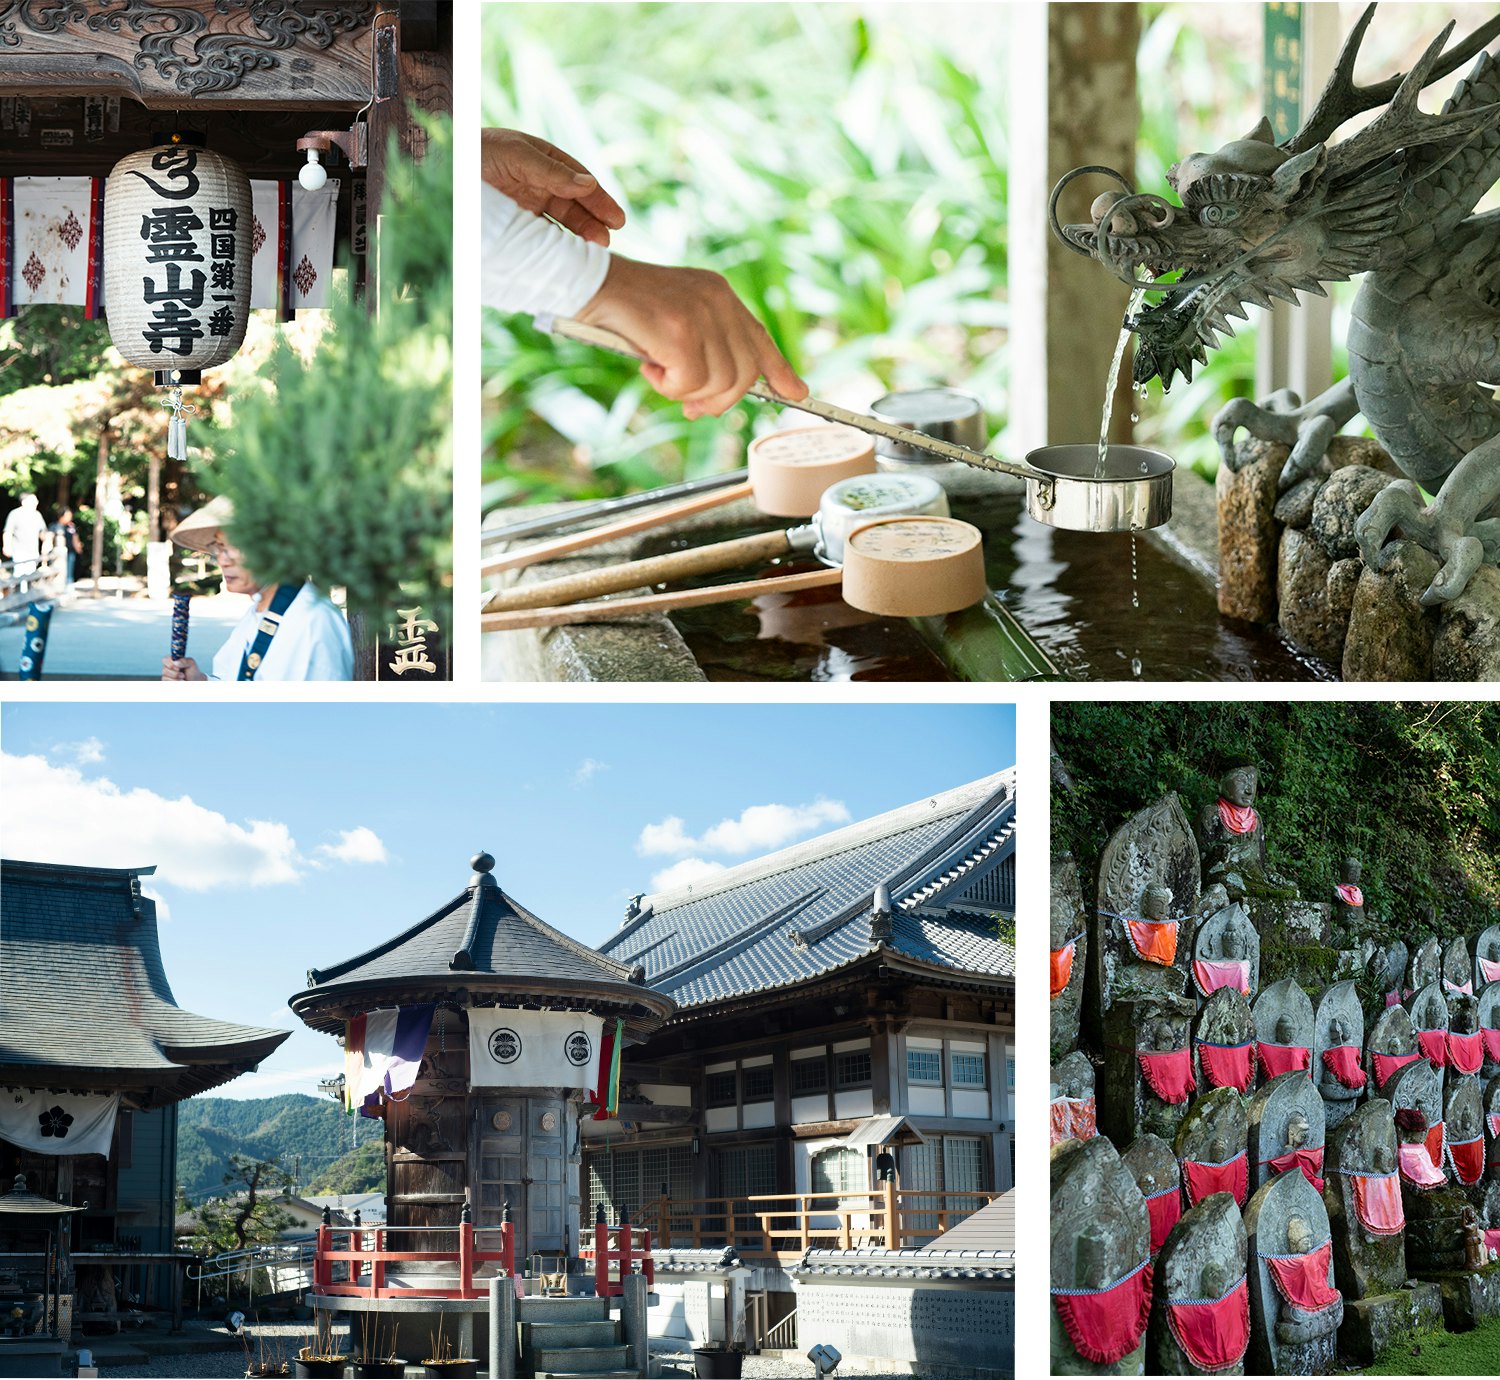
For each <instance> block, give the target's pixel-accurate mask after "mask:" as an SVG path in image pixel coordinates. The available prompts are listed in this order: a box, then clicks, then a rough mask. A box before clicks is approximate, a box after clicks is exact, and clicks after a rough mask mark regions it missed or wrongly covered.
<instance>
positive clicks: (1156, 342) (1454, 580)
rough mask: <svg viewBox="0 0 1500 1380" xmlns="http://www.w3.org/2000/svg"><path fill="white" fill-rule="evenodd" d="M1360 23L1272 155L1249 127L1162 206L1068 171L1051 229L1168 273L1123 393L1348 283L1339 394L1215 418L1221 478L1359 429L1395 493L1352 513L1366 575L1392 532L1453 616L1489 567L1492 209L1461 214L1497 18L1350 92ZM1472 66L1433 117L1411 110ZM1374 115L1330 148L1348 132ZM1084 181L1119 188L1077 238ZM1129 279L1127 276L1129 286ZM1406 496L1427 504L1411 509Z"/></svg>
mask: <svg viewBox="0 0 1500 1380" xmlns="http://www.w3.org/2000/svg"><path fill="white" fill-rule="evenodd" d="M1374 12H1375V6H1374V5H1373V4H1372V5H1370V6H1369V7H1368V8H1367V9H1366V10H1365V12H1364V14H1363V16H1362V17H1361V18H1360V21H1359V23H1358V24H1357V25H1356V26H1355V28H1354V30H1353V32H1352V33H1351V34H1350V35H1349V38H1348V40H1347V41H1346V42H1345V44H1344V48H1343V51H1342V52H1341V53H1340V55H1339V60H1338V64H1337V66H1336V68H1335V70H1334V73H1333V76H1332V77H1331V78H1330V79H1329V82H1328V85H1327V87H1326V88H1325V90H1324V92H1323V94H1322V96H1321V97H1320V98H1319V100H1318V103H1317V106H1316V108H1315V109H1314V110H1313V112H1312V114H1311V116H1310V117H1309V118H1308V120H1307V122H1306V124H1305V125H1304V126H1303V128H1302V129H1300V130H1299V131H1298V132H1297V133H1296V134H1294V135H1293V136H1292V137H1291V138H1290V139H1288V140H1286V141H1285V142H1284V143H1282V144H1277V143H1276V141H1275V139H1274V136H1273V134H1272V131H1271V126H1270V122H1269V121H1266V120H1263V121H1262V122H1261V124H1260V125H1259V127H1258V128H1256V129H1255V130H1254V131H1253V132H1252V133H1251V134H1250V135H1248V136H1247V137H1246V138H1244V139H1238V140H1235V141H1234V142H1233V143H1229V144H1226V145H1225V146H1224V147H1223V148H1221V149H1219V150H1217V151H1216V152H1214V153H1194V154H1192V155H1191V156H1190V157H1188V158H1184V159H1183V160H1182V161H1181V162H1180V163H1177V164H1176V165H1174V166H1173V167H1172V168H1171V169H1170V170H1169V171H1168V173H1167V181H1168V183H1169V184H1170V185H1171V188H1172V190H1173V191H1174V192H1176V194H1177V196H1178V198H1179V200H1180V202H1181V204H1180V205H1176V204H1173V203H1172V202H1171V201H1169V200H1168V199H1167V198H1165V197H1162V196H1157V195H1155V194H1153V193H1149V192H1137V191H1135V190H1134V189H1133V187H1132V186H1131V184H1130V183H1129V182H1128V181H1127V180H1126V179H1125V178H1124V177H1122V176H1121V175H1120V174H1119V173H1118V172H1116V171H1114V170H1113V169H1110V168H1100V167H1088V168H1077V169H1074V171H1072V172H1070V173H1068V174H1067V176H1065V177H1064V178H1063V179H1062V181H1060V182H1059V183H1058V185H1057V187H1056V188H1055V189H1054V191H1053V193H1052V201H1051V207H1050V212H1049V214H1050V218H1051V222H1052V228H1053V230H1054V232H1055V233H1056V234H1057V235H1058V236H1059V237H1060V238H1061V239H1062V240H1063V241H1064V243H1066V244H1067V245H1068V246H1069V247H1070V248H1071V249H1073V250H1075V251H1076V252H1077V253H1080V254H1084V255H1087V256H1089V257H1091V258H1094V259H1097V260H1098V261H1099V262H1100V263H1101V264H1103V265H1104V266H1105V267H1106V268H1108V269H1109V270H1110V271H1111V272H1112V273H1113V274H1114V275H1115V276H1117V277H1119V278H1122V279H1123V280H1124V281H1126V282H1128V283H1130V284H1131V286H1132V287H1136V288H1140V287H1144V286H1146V285H1147V283H1149V282H1150V281H1151V280H1152V279H1157V278H1160V277H1162V276H1163V275H1165V274H1170V273H1173V272H1175V273H1177V275H1178V276H1177V278H1176V279H1175V280H1174V281H1172V282H1169V283H1164V284H1163V285H1162V286H1161V287H1159V288H1156V289H1154V291H1155V292H1160V293H1163V294H1164V295H1163V296H1162V297H1161V299H1160V301H1159V302H1157V304H1156V305H1154V306H1151V307H1148V308H1147V309H1146V310H1144V311H1142V312H1140V313H1139V314H1138V315H1137V316H1136V317H1134V318H1133V319H1132V320H1131V321H1129V322H1128V324H1129V325H1130V326H1131V328H1132V329H1133V330H1134V331H1135V333H1136V337H1137V344H1136V355H1135V367H1134V376H1135V380H1136V382H1137V383H1146V382H1149V381H1150V380H1151V379H1153V378H1157V377H1160V379H1161V380H1162V385H1163V387H1164V388H1165V387H1170V386H1171V383H1172V380H1173V379H1174V377H1175V376H1176V375H1177V374H1179V373H1181V374H1182V375H1183V376H1184V377H1185V378H1188V379H1191V377H1192V373H1193V361H1194V360H1197V361H1198V362H1200V363H1202V362H1204V360H1205V359H1206V351H1207V350H1210V349H1213V348H1215V347H1216V346H1217V345H1218V343H1219V337H1220V336H1221V335H1227V334H1230V333H1232V327H1231V325H1230V322H1229V318H1230V317H1232V316H1233V317H1238V318H1240V319H1241V320H1244V319H1246V314H1245V310H1244V304H1245V303H1247V302H1253V303H1255V304H1257V305H1259V306H1262V307H1268V306H1270V305H1271V299H1272V298H1282V299H1284V300H1286V301H1289V302H1292V303H1296V301H1297V293H1298V292H1299V291H1302V292H1315V293H1317V294H1318V295H1319V296H1326V295H1327V294H1326V293H1325V292H1324V290H1323V287H1322V284H1323V283H1327V282H1339V281H1343V280H1346V279H1348V278H1350V277H1352V276H1353V275H1355V274H1358V273H1363V274H1364V275H1365V278H1364V281H1363V283H1362V284H1361V285H1360V289H1359V292H1358V294H1357V296H1356V299H1355V303H1354V308H1353V323H1352V325H1351V327H1350V331H1349V341H1348V344H1349V377H1348V379H1346V380H1345V381H1343V382H1341V383H1339V384H1336V385H1335V386H1334V387H1333V388H1332V389H1330V390H1329V391H1328V392H1326V393H1324V394H1322V395H1321V396H1319V397H1317V398H1314V399H1313V400H1312V401H1310V402H1308V403H1306V404H1305V405H1304V404H1302V402H1301V399H1299V398H1298V397H1297V396H1296V395H1295V394H1293V393H1291V392H1289V391H1283V392H1281V393H1278V394H1276V395H1274V396H1273V397H1271V398H1269V399H1267V400H1266V401H1265V402H1264V403H1263V404H1260V405H1257V404H1255V403H1253V402H1251V401H1250V400H1249V399H1245V398H1242V399H1238V400H1236V401H1235V402H1232V403H1230V404H1229V405H1228V406H1227V407H1225V408H1224V409H1223V410H1221V411H1220V413H1219V414H1218V416H1217V417H1215V419H1214V434H1215V438H1216V440H1217V441H1218V443H1219V447H1220V449H1221V451H1222V453H1223V455H1224V459H1225V461H1226V462H1228V463H1230V464H1233V463H1234V454H1235V452H1234V437H1235V434H1236V433H1237V431H1238V430H1239V428H1240V427H1244V428H1246V429H1247V430H1249V431H1250V432H1251V434H1253V435H1255V436H1257V437H1259V438H1261V439H1262V440H1266V441H1278V442H1282V443H1284V444H1286V445H1288V446H1290V447H1291V455H1290V456H1289V458H1288V460H1287V462H1286V466H1285V469H1284V471H1283V474H1282V476H1281V485H1282V487H1283V488H1284V489H1285V488H1289V487H1290V486H1291V485H1293V484H1295V483H1296V482H1297V481H1299V480H1300V479H1302V478H1304V477H1306V476H1307V475H1308V474H1310V473H1311V472H1312V470H1313V468H1314V467H1315V466H1316V465H1317V463H1318V462H1319V460H1320V459H1321V458H1322V456H1323V454H1324V451H1325V449H1326V447H1327V445H1328V442H1329V440H1330V438H1331V437H1332V436H1333V435H1334V434H1335V433H1336V432H1338V431H1339V429H1340V428H1342V427H1343V426H1344V425H1346V424H1347V423H1348V422H1349V421H1351V420H1352V419H1353V417H1354V416H1355V414H1356V413H1362V414H1363V415H1364V417H1365V419H1366V420H1367V421H1368V422H1369V424H1370V426H1371V427H1372V428H1373V430H1374V432H1375V435H1376V437H1377V439H1378V440H1379V441H1380V443H1381V444H1382V445H1383V446H1384V447H1385V448H1386V450H1387V451H1389V452H1390V455H1391V458H1392V459H1393V460H1394V461H1395V462H1396V464H1397V465H1398V466H1399V467H1400V469H1401V471H1402V473H1403V474H1405V475H1406V476H1407V478H1406V479H1405V480H1398V481H1396V482H1394V483H1392V484H1391V485H1389V486H1388V487H1387V488H1386V489H1385V490H1383V491H1382V492H1381V493H1380V495H1379V496H1378V497H1377V498H1376V500H1375V502H1374V503H1373V504H1372V505H1371V507H1370V508H1369V509H1368V510H1367V511H1366V512H1365V513H1364V514H1363V515H1362V516H1361V518H1360V520H1359V523H1358V526H1357V536H1358V538H1359V543H1360V551H1361V555H1362V556H1363V558H1364V561H1365V563H1366V565H1369V566H1372V567H1374V568H1375V569H1384V568H1386V566H1387V565H1388V563H1389V561H1390V560H1391V559H1392V557H1393V556H1394V554H1395V553H1396V551H1397V550H1398V549H1399V548H1398V546H1397V545H1396V544H1394V543H1392V544H1390V545H1388V544H1387V543H1388V542H1390V538H1391V536H1392V534H1393V533H1394V532H1396V531H1397V530H1399V531H1400V532H1401V533H1402V534H1404V535H1405V536H1406V537H1408V538H1410V539H1412V540H1414V541H1416V542H1418V543H1420V544H1421V545H1422V546H1424V547H1426V548H1427V549H1428V550H1429V551H1431V552H1432V553H1433V554H1434V556H1436V557H1437V559H1438V560H1439V561H1440V562H1441V564H1442V568H1441V570H1439V572H1438V574H1437V576H1436V578H1435V579H1434V580H1433V581H1432V584H1431V585H1430V586H1429V588H1428V589H1427V591H1426V593H1425V594H1424V595H1423V598H1422V602H1423V603H1424V604H1425V605H1428V606H1432V605H1437V604H1442V603H1445V602H1447V601H1449V600H1452V599H1455V598H1457V597H1458V596H1459V595H1460V594H1461V593H1462V592H1463V591H1464V589H1465V588H1466V587H1467V586H1468V583H1469V581H1470V579H1471V578H1472V577H1473V575H1474V572H1475V571H1476V570H1477V569H1478V568H1479V566H1480V565H1481V564H1482V563H1484V562H1490V563H1497V562H1500V402H1497V401H1496V398H1495V395H1494V392H1493V389H1492V388H1491V387H1490V385H1492V384H1500V211H1495V212H1489V213H1487V214H1484V215H1476V214H1474V208H1475V205H1476V204H1477V203H1478V202H1479V200H1480V199H1481V198H1482V197H1483V196H1484V195H1485V193H1486V192H1488V191H1489V190H1490V188H1491V187H1492V186H1493V185H1494V184H1495V182H1496V180H1497V178H1500V63H1497V62H1496V61H1495V59H1494V57H1493V56H1492V55H1491V54H1490V53H1488V52H1485V51H1484V50H1485V48H1486V47H1487V45H1488V44H1489V43H1490V42H1491V41H1492V40H1493V39H1494V38H1495V37H1496V35H1497V34H1500V15H1497V16H1496V17H1495V18H1494V19H1493V20H1491V21H1489V22H1487V23H1485V24H1484V25H1482V26H1481V27H1480V28H1479V29H1477V30H1476V31H1475V32H1474V33H1472V34H1471V35H1469V37H1468V38H1467V39H1465V40H1464V41H1463V42H1462V43H1459V44H1458V45H1456V46H1455V47H1454V48H1452V49H1448V46H1447V45H1448V39H1449V37H1450V36H1451V34H1452V32H1453V24H1451V23H1450V24H1449V25H1448V26H1447V27H1446V28H1445V29H1444V30H1443V32H1442V33H1441V34H1439V35H1438V37H1437V39H1436V40H1435V41H1434V42H1433V43H1432V44H1431V45H1430V46H1429V47H1428V48H1427V50H1426V51H1425V52H1424V53H1423V54H1422V56H1421V58H1420V59H1419V60H1418V61H1417V62H1416V63H1415V65H1413V67H1412V68H1411V70H1410V71H1409V72H1407V73H1405V74H1403V75H1400V76H1397V77H1392V78H1391V79H1389V80H1388V81H1384V82H1381V83H1378V84H1376V85H1372V86H1363V87H1362V86H1356V85H1355V82H1354V64H1355V59H1356V58H1357V56H1358V54H1359V47H1360V42H1361V40H1362V39H1363V37H1364V34H1365V30H1366V29H1367V28H1368V27H1369V24H1370V20H1371V18H1372V17H1373V15H1374ZM1476 54H1477V55H1478V56H1477V60H1476V61H1475V63H1474V66H1473V69H1472V70H1471V71H1470V73H1469V75H1468V76H1467V77H1466V78H1464V79H1463V80H1461V81H1460V82H1459V84H1458V86H1457V88H1456V89H1455V90H1454V92H1453V95H1452V97H1451V98H1450V99H1449V101H1448V102H1447V104H1446V105H1444V107H1443V108H1442V111H1441V112H1440V113H1438V114H1436V115H1429V114H1426V113H1424V112H1423V111H1421V110H1419V109H1418V107H1417V98H1418V96H1419V95H1420V94H1421V92H1422V91H1423V90H1424V89H1425V88H1427V87H1428V86H1430V85H1431V84H1432V83H1433V82H1435V81H1437V80H1438V79H1440V78H1442V77H1445V76H1447V75H1449V74H1450V73H1452V72H1454V71H1455V70H1457V69H1458V68H1459V67H1460V66H1462V65H1463V64H1464V63H1466V62H1468V61H1469V60H1470V59H1471V58H1475V57H1476ZM1381 106H1384V107H1385V108H1384V109H1383V110H1381V112H1380V114H1379V115H1378V116H1377V117H1376V118H1375V119H1374V120H1372V121H1371V122H1370V123H1369V124H1367V125H1365V126H1364V127H1363V128H1361V129H1359V130H1358V131H1357V132H1355V133H1353V134H1351V135H1349V136H1348V137H1347V138H1345V139H1343V140H1342V141H1341V142H1338V143H1334V142H1331V141H1332V140H1333V137H1334V135H1335V134H1336V133H1337V131H1338V130H1339V129H1340V128H1341V127H1342V126H1343V125H1344V124H1345V122H1346V121H1348V120H1350V119H1351V118H1353V117H1354V116H1356V115H1359V114H1361V113H1363V112H1365V111H1369V110H1373V109H1376V108H1378V107H1381ZM1085 174H1103V175H1105V176H1108V177H1112V178H1114V179H1115V180H1116V181H1118V182H1119V183H1120V184H1121V186H1122V187H1124V188H1125V190H1124V191H1123V192H1118V191H1111V192H1106V193H1104V194H1103V195H1101V196H1099V197H1098V198H1097V199H1096V200H1095V201H1094V203H1093V205H1092V207H1091V208H1090V215H1091V217H1092V224H1089V225H1063V224H1061V223H1060V222H1059V220H1058V214H1057V203H1058V197H1059V196H1060V194H1061V192H1062V190H1063V188H1064V187H1065V186H1067V185H1068V183H1069V182H1071V181H1072V180H1073V179H1074V178H1077V177H1080V176H1083V175H1085ZM1142 272H1143V273H1144V275H1145V276H1144V277H1142V276H1138V275H1140V274H1141V273H1142ZM1418 486H1421V489H1426V490H1427V491H1429V492H1431V493H1434V494H1435V495H1436V496H1435V498H1434V499H1433V501H1432V503H1431V504H1424V499H1423V495H1422V493H1421V491H1420V489H1419V487H1418Z"/></svg>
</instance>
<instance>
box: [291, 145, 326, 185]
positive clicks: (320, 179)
mask: <svg viewBox="0 0 1500 1380" xmlns="http://www.w3.org/2000/svg"><path fill="white" fill-rule="evenodd" d="M297 181H298V182H300V183H301V184H302V187H303V188H304V190H306V191H309V192H316V191H317V190H318V189H319V188H320V187H322V186H324V185H325V184H326V183H327V181H328V169H327V168H325V167H324V166H323V164H322V163H321V162H319V161H318V151H317V149H308V151H307V162H305V163H304V164H303V165H302V167H301V168H300V169H299V170H298V172H297Z"/></svg>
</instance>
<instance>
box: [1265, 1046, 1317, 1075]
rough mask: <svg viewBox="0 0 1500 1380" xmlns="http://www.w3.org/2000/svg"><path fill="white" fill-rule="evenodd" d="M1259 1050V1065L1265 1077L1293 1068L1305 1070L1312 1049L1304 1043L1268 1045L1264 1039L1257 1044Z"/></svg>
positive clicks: (1309, 1062)
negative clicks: (1264, 1072) (1263, 1070)
mask: <svg viewBox="0 0 1500 1380" xmlns="http://www.w3.org/2000/svg"><path fill="white" fill-rule="evenodd" d="M1257 1048H1258V1049H1259V1050H1260V1066H1261V1068H1263V1069H1265V1071H1266V1077H1267V1078H1275V1077H1276V1076H1277V1075H1278V1074H1282V1073H1291V1072H1292V1071H1293V1070H1294V1069H1303V1070H1306V1069H1307V1068H1308V1066H1309V1065H1310V1064H1311V1062H1312V1050H1310V1049H1308V1047H1307V1046H1306V1045H1268V1044H1267V1043H1266V1042H1265V1041H1264V1040H1262V1041H1261V1042H1260V1044H1259V1045H1258V1046H1257Z"/></svg>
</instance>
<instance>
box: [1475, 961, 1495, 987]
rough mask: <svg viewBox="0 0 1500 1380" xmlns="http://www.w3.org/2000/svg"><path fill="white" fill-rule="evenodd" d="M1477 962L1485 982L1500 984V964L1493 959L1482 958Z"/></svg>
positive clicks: (1480, 974)
mask: <svg viewBox="0 0 1500 1380" xmlns="http://www.w3.org/2000/svg"><path fill="white" fill-rule="evenodd" d="M1475 962H1477V963H1478V964H1479V976H1480V977H1481V978H1483V979H1484V981H1485V982H1500V962H1496V961H1495V960H1494V959H1493V958H1480V959H1476V960H1475Z"/></svg>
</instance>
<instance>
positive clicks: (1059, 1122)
mask: <svg viewBox="0 0 1500 1380" xmlns="http://www.w3.org/2000/svg"><path fill="white" fill-rule="evenodd" d="M1049 1111H1050V1112H1051V1131H1052V1139H1051V1141H1050V1142H1048V1143H1049V1144H1051V1145H1056V1144H1057V1143H1058V1141H1061V1140H1068V1139H1069V1138H1070V1137H1071V1136H1072V1134H1073V1123H1072V1120H1071V1118H1070V1116H1069V1114H1068V1099H1067V1098H1066V1097H1054V1098H1053V1099H1052V1102H1051V1104H1050V1107H1049Z"/></svg>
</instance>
